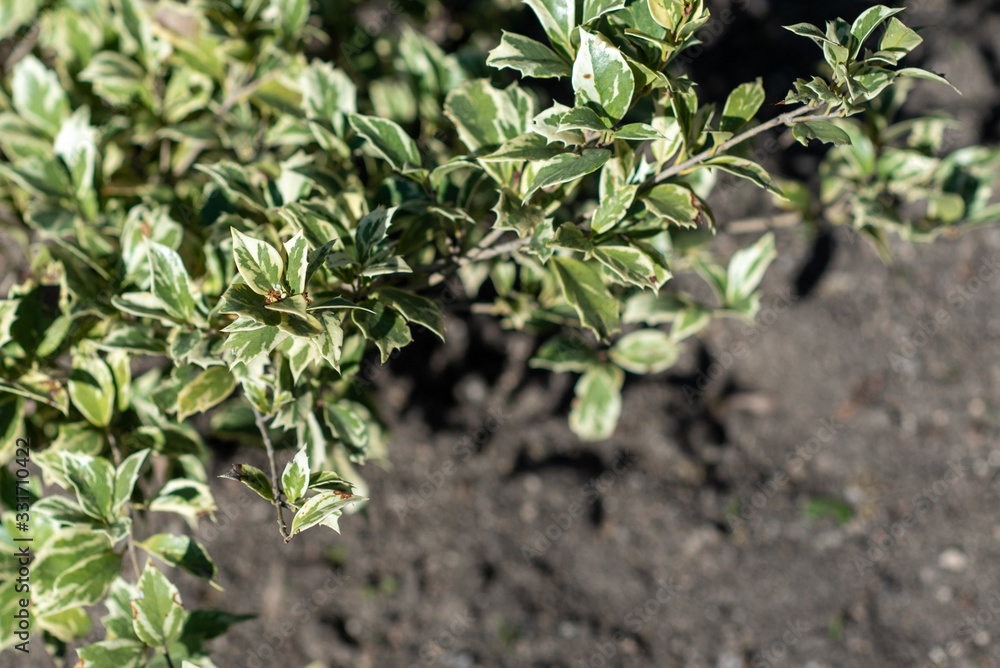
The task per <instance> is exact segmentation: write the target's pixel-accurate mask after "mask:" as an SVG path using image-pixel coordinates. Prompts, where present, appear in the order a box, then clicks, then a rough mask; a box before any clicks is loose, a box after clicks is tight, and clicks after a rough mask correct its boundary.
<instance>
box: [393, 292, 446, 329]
mask: <svg viewBox="0 0 1000 668" xmlns="http://www.w3.org/2000/svg"><path fill="white" fill-rule="evenodd" d="M378 296H379V297H380V298H381V299H382V300H384V301H386V302H387V303H388V304H389V305H390V306H392V307H393V308H394V309H396V310H397V311H399V312H400V313H401V314H403V317H404V318H406V320H407V321H408V322H415V323H417V324H418V325H423V326H424V327H426V328H427V329H429V330H430V331H432V332H434V333H435V334H436V335H437V337H438V338H439V339H441V340H442V341H444V316H443V315H442V314H441V309H440V308H439V307H438V305H437V304H435V303H434V302H433V301H431V300H430V299H428V298H427V297H421V296H420V295H415V294H413V293H412V292H407V291H406V290H400V289H399V288H393V287H388V286H386V287H383V288H379V291H378Z"/></svg>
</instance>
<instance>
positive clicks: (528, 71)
mask: <svg viewBox="0 0 1000 668" xmlns="http://www.w3.org/2000/svg"><path fill="white" fill-rule="evenodd" d="M486 64H487V65H489V66H491V67H495V68H497V69H498V70H502V69H504V68H505V67H506V68H510V69H512V70H517V71H518V72H520V73H521V75H522V76H526V77H535V78H536V79H547V78H559V77H568V76H571V75H572V74H573V70H572V69H571V68H570V65H569V63H568V62H566V61H565V60H564V59H563V58H562V56H560V55H559V54H557V53H556V52H555V51H553V50H552V49H550V48H549V47H547V46H545V45H544V44H542V43H541V42H537V41H535V40H533V39H531V38H529V37H525V36H524V35H518V34H517V33H512V32H507V31H506V30H504V31H503V34H502V37H501V38H500V44H499V46H497V47H496V48H495V49H493V50H492V51H490V55H489V57H488V58H487V59H486Z"/></svg>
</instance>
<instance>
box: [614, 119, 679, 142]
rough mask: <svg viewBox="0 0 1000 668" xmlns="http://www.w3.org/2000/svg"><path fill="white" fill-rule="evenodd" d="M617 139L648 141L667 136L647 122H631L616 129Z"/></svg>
mask: <svg viewBox="0 0 1000 668" xmlns="http://www.w3.org/2000/svg"><path fill="white" fill-rule="evenodd" d="M615 139H625V140H628V141H646V140H651V139H667V136H666V135H664V134H663V133H662V132H660V131H659V130H657V129H656V128H654V127H653V126H652V125H649V124H647V123H629V124H628V125H623V126H622V127H620V128H618V129H617V130H615Z"/></svg>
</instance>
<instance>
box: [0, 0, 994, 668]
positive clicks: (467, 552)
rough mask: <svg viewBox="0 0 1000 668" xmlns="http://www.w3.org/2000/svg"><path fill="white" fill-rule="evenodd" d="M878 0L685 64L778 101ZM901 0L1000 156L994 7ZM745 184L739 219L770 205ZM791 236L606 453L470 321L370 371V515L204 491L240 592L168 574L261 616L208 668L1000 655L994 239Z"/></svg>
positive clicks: (790, 13) (511, 337) (772, 12)
mask: <svg viewBox="0 0 1000 668" xmlns="http://www.w3.org/2000/svg"><path fill="white" fill-rule="evenodd" d="M869 4H870V3H859V2H853V3H847V2H844V3H835V2H831V3H798V2H766V1H764V0H754V1H752V2H749V3H746V2H744V3H733V8H734V14H735V20H734V21H733V22H732V23H731V24H730V25H726V26H723V27H724V30H723V32H722V33H721V35H720V37H718V38H717V39H716V40H714V42H713V43H712V44H711V45H710V46H709V48H708V49H707V51H706V53H705V54H704V56H703V58H702V59H699V60H698V61H696V62H695V63H694V65H693V67H694V68H695V74H694V76H695V78H696V79H698V80H702V79H701V78H700V76H701V74H708V75H710V76H708V79H707V80H706V90H707V94H708V95H724V92H722V91H727V90H730V89H731V88H732V87H733V86H735V85H736V84H738V83H741V82H742V81H745V80H747V79H750V78H752V77H753V76H755V73H757V72H759V71H761V64H762V66H763V68H764V69H767V70H768V71H770V72H771V73H772V74H771V75H769V77H767V78H766V79H765V86H766V87H767V90H768V91H769V94H770V93H771V92H774V94H775V95H777V94H778V92H779V91H784V90H785V89H787V84H788V83H789V82H790V79H791V76H803V75H805V74H806V73H807V71H804V67H805V65H806V64H808V61H804V60H802V59H801V58H799V57H798V55H797V52H796V51H788V52H787V53H788V56H787V57H784V58H783V57H782V55H781V53H782V51H781V50H780V49H778V48H775V49H769V50H764V49H762V47H761V44H763V43H772V44H778V45H784V44H786V42H785V41H784V39H785V38H784V37H783V36H782V34H781V33H782V32H783V31H780V29H779V28H778V26H780V25H782V24H788V23H794V22H798V21H812V22H822V21H823V20H825V19H827V18H832V17H833V16H836V15H838V14H839V15H844V16H853V15H855V14H857V13H858V12H859V11H860V10H861V9H862V8H863V7H864V6H868V5H869ZM910 4H911V6H913V7H914V10H913V11H911V12H910V18H909V22H910V23H911V24H916V25H926V26H927V28H926V30H925V31H924V32H923V36H924V38H925V40H926V44H925V45H924V46H923V47H921V49H920V50H919V51H918V52H917V53H916V54H915V56H916V57H915V61H916V62H915V63H914V64H916V65H920V66H923V67H928V68H930V69H933V70H935V71H938V72H943V73H945V74H947V75H948V76H949V78H950V79H951V80H953V81H954V82H955V83H956V85H957V86H958V87H959V88H960V89H962V90H963V92H964V93H965V95H964V96H963V97H961V98H957V97H956V96H954V94H953V93H950V92H949V91H948V90H947V89H946V88H944V87H939V86H934V85H932V84H930V83H926V84H921V85H920V86H918V90H917V91H916V92H915V93H914V94H913V96H912V98H911V101H910V106H909V109H911V110H912V111H922V110H926V109H928V108H937V107H940V108H945V109H948V110H949V111H951V113H953V114H954V115H955V116H956V117H958V118H959V119H960V120H962V121H963V122H964V123H965V127H964V129H963V130H961V131H959V132H957V133H955V134H954V135H953V137H952V143H953V147H957V146H962V145H966V144H969V143H973V142H976V141H980V140H988V141H995V140H996V139H997V135H998V130H1000V126H998V118H1000V93H998V90H997V87H998V85H1000V71H998V69H1000V68H998V64H1000V11H997V10H998V7H997V5H996V4H995V3H990V2H985V1H982V0H980V1H968V2H951V3H946V2H943V1H936V0H923V1H922V2H914V3H910ZM725 5H726V3H714V5H713V7H714V8H715V10H716V11H717V12H721V10H722V9H724V8H725ZM739 5H744V6H746V9H742V10H741V9H738V6H739ZM765 40H773V41H768V42H765ZM750 45H753V46H752V57H750V56H747V57H746V58H745V59H744V60H745V61H746V65H745V67H746V69H747V71H745V72H744V71H742V70H741V68H742V67H744V65H739V66H734V69H733V71H731V72H728V71H724V70H725V68H724V67H723V65H724V64H725V63H726V62H733V61H732V57H733V54H741V53H743V52H744V51H746V52H747V53H750V50H751V46H750ZM789 48H792V47H789ZM762 51H763V52H762ZM809 57H812V54H810V55H809ZM727 59H728V61H727ZM738 60H739V59H738ZM699 68H700V72H699ZM713 68H714V69H713ZM713 72H714V73H715V74H712V73H713ZM789 73H792V74H791V76H789ZM779 97H780V96H779ZM814 161H815V155H814V154H812V153H810V152H807V151H804V150H802V151H798V152H795V153H793V154H792V156H791V157H790V158H788V160H787V161H785V162H783V163H782V164H780V165H777V166H778V167H780V168H782V169H784V170H786V171H787V172H792V173H794V172H797V171H800V170H808V169H811V168H812V165H813V164H814ZM727 192H728V193H730V194H729V195H728V196H727V198H726V200H725V201H722V202H715V205H716V208H717V211H718V213H719V219H720V220H726V219H733V218H738V217H743V216H746V215H750V214H759V213H761V212H762V211H763V210H762V209H761V206H762V200H761V199H760V198H758V197H757V196H756V195H755V194H754V193H753V192H752V191H750V190H744V189H739V188H737V189H732V190H729V191H727ZM753 239H754V237H753V235H732V234H720V235H719V237H718V239H717V241H716V243H717V247H718V249H719V251H720V252H721V253H723V254H726V253H731V252H732V251H734V250H735V249H736V248H738V247H739V246H741V245H745V244H746V243H748V242H751V241H752V240H753ZM777 240H778V247H779V259H778V260H777V261H776V262H775V264H774V265H773V266H772V268H771V269H770V270H769V272H768V274H767V277H766V279H765V281H764V284H763V291H764V306H763V308H762V310H761V314H760V316H759V317H758V320H757V325H756V327H749V326H748V325H745V324H742V323H739V322H736V321H716V322H713V324H712V326H711V328H710V330H709V331H708V333H707V335H706V336H705V337H704V338H703V341H702V342H701V343H698V342H692V343H691V344H690V347H689V349H688V350H687V351H686V352H685V354H684V356H683V357H682V359H681V361H680V362H679V364H678V365H677V366H676V367H675V368H673V369H671V370H670V371H668V372H666V373H662V374H658V375H654V376H648V377H633V376H630V377H629V379H628V381H627V383H626V386H625V389H624V410H623V415H622V419H621V423H620V425H619V427H618V430H617V432H616V433H615V436H614V437H613V438H612V439H610V440H608V441H606V442H601V443H596V444H587V443H581V442H580V441H579V440H578V439H577V438H576V437H575V436H574V435H573V434H572V433H571V432H570V431H569V429H568V427H567V425H566V414H567V412H568V410H569V405H570V401H571V399H572V386H573V382H574V380H575V376H572V375H570V374H562V375H554V374H550V373H548V372H541V371H533V370H530V369H528V368H527V365H526V360H527V359H528V357H530V355H531V354H532V352H533V350H534V349H535V347H536V346H537V342H536V341H534V340H533V339H531V338H530V337H527V336H524V335H520V334H514V333H510V332H504V331H502V330H501V329H500V328H499V326H498V325H497V324H496V323H495V322H494V321H492V320H490V319H487V318H479V317H467V318H458V317H450V318H449V320H448V322H447V330H448V331H447V334H448V343H447V344H446V345H441V344H436V343H435V342H434V340H433V339H432V338H430V337H423V338H420V339H418V341H417V343H416V344H415V345H414V346H413V347H411V348H409V349H407V350H406V351H405V352H404V353H403V354H402V355H400V357H399V358H398V359H396V360H394V361H393V362H391V363H390V364H389V365H388V366H386V367H384V370H383V371H384V372H383V373H381V374H380V375H379V376H378V377H377V378H376V386H377V388H378V397H379V399H378V401H379V406H380V408H381V411H382V414H383V417H384V419H385V420H386V421H387V423H388V424H389V426H390V428H391V431H392V442H391V444H390V447H389V455H390V459H391V467H389V468H380V467H377V466H367V467H365V468H364V469H363V471H362V473H363V475H364V476H365V479H366V480H367V482H368V483H369V485H370V488H371V489H370V496H371V497H372V499H373V501H372V502H371V503H370V504H368V506H367V508H366V509H365V511H364V512H363V513H362V514H361V515H355V516H350V517H346V518H344V519H343V520H342V522H341V530H342V533H341V534H340V535H337V534H335V533H333V532H332V531H326V530H314V531H311V532H308V533H307V534H303V535H302V536H300V537H298V538H296V539H295V540H293V541H292V542H291V543H290V544H288V545H284V544H282V542H281V540H280V538H279V536H278V534H277V531H276V529H275V527H274V522H273V516H272V510H271V508H270V506H268V505H266V504H264V503H262V502H259V501H260V500H259V499H256V498H251V497H252V492H250V491H249V490H247V489H245V488H243V487H241V486H238V485H234V484H232V483H230V482H228V481H225V480H219V479H217V478H216V479H213V481H212V487H213V492H214V494H215V496H216V500H217V502H218V503H219V505H220V508H221V509H220V512H219V523H217V524H216V525H212V524H211V523H208V522H204V523H203V524H202V525H201V527H200V528H199V530H198V531H197V532H196V534H195V535H196V536H198V537H199V538H200V539H201V540H202V541H203V542H204V543H205V544H206V545H207V547H208V549H209V551H210V552H211V554H212V555H213V556H214V558H215V560H216V562H217V564H218V566H219V569H220V575H219V579H220V581H221V582H222V584H223V585H224V586H225V587H226V591H225V592H224V593H219V592H216V591H214V590H212V589H210V588H208V587H207V586H203V585H202V584H201V583H200V582H193V581H192V578H190V577H187V576H184V575H183V574H179V575H178V576H177V577H176V578H174V580H175V582H178V583H179V584H180V586H181V589H182V595H183V598H184V601H185V603H187V604H188V605H189V606H191V607H194V606H217V607H223V608H225V609H227V610H230V611H234V612H246V613H255V614H257V615H259V617H258V618H257V619H255V620H252V621H248V622H244V623H242V624H240V625H237V626H236V627H234V629H233V630H232V631H231V632H230V633H228V634H226V635H224V636H223V637H221V638H219V639H218V640H216V641H213V643H214V644H213V645H212V647H213V648H214V655H213V658H214V660H215V662H216V664H217V665H219V666H220V667H227V666H248V667H251V668H252V667H254V666H287V667H290V668H297V667H299V666H304V665H306V664H307V663H309V662H310V661H316V662H318V664H317V665H318V666H325V667H333V666H353V667H355V668H374V667H382V666H400V667H408V666H447V667H453V668H472V667H474V666H484V667H485V666H531V667H536V666H537V667H539V668H542V667H566V668H570V667H572V668H578V667H582V666H594V667H599V666H664V667H666V666H685V667H690V668H701V667H706V668H707V667H712V668H742V667H744V666H752V667H753V668H758V667H760V666H776V667H777V666H804V667H808V668H822V667H826V666H831V667H832V666H837V667H841V666H850V667H855V666H856V667H868V666H872V667H875V666H878V667H881V668H889V667H898V668H910V667H913V666H924V665H927V666H931V665H933V666H956V667H957V666H970V667H971V666H978V667H987V666H990V667H996V666H1000V558H998V557H1000V516H998V514H997V510H996V509H997V505H996V504H997V503H998V502H1000V482H998V481H1000V442H998V435H1000V364H998V362H997V360H1000V312H998V310H997V304H998V299H997V292H998V287H1000V229H983V230H979V231H976V232H972V233H969V234H968V235H966V236H964V237H961V238H959V239H942V240H940V241H938V242H936V243H934V244H932V245H928V246H920V247H916V246H913V245H910V244H906V243H902V242H893V244H892V250H893V256H894V258H895V262H894V264H893V265H892V266H886V265H883V264H882V262H881V261H880V260H879V258H878V256H877V255H876V253H875V252H874V251H873V250H872V249H871V248H870V247H869V246H867V245H866V244H865V243H864V242H862V241H860V240H858V239H857V237H856V236H855V235H853V234H852V233H850V232H848V231H847V230H844V229H836V230H834V231H833V232H832V233H828V234H824V235H821V236H819V237H816V236H815V235H814V234H813V233H812V232H811V231H807V230H803V229H798V228H796V229H792V230H780V231H779V232H778V236H777ZM980 272H981V273H980ZM802 293H805V294H802ZM239 461H245V462H248V463H252V464H255V465H257V466H263V465H264V457H263V453H262V451H260V450H241V451H240V452H238V453H236V454H234V455H232V456H231V457H228V456H227V457H225V458H222V457H220V458H218V459H217V460H216V461H215V462H214V463H213V465H212V466H213V469H212V470H211V471H210V473H214V474H215V475H219V474H221V473H223V472H225V471H226V470H227V469H228V468H229V466H230V465H231V463H233V462H239ZM727 512H728V513H730V514H729V515H728V517H729V518H731V517H734V515H733V514H732V513H740V512H742V515H743V516H744V517H745V518H746V519H739V520H737V521H732V520H730V519H727ZM735 516H736V517H739V515H738V514H737V515H735ZM163 528H164V527H157V530H163ZM173 528H174V529H175V530H179V531H183V530H184V527H183V524H181V525H180V526H176V527H173ZM39 658H40V657H39ZM15 664H16V665H18V666H21V665H46V664H44V663H43V662H36V663H34V664H31V663H30V662H29V663H24V664H22V663H17V662H15ZM0 665H4V666H6V665H14V664H11V663H10V658H9V656H5V657H0Z"/></svg>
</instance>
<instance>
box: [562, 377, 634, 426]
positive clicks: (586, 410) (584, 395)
mask: <svg viewBox="0 0 1000 668" xmlns="http://www.w3.org/2000/svg"><path fill="white" fill-rule="evenodd" d="M624 381H625V373H624V372H623V371H622V370H621V369H619V368H618V367H616V366H614V365H613V364H597V365H594V366H592V367H590V368H589V369H588V370H587V372H586V373H584V374H583V375H582V376H580V380H578V381H577V383H576V388H575V394H576V397H575V398H574V399H573V409H572V411H570V414H569V427H570V429H572V430H573V433H575V434H576V435H577V436H579V437H580V439H582V440H584V441H601V440H604V439H607V438H611V435H612V434H614V432H615V426H616V425H617V424H618V418H619V417H620V416H621V412H622V395H621V388H622V383H624Z"/></svg>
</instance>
